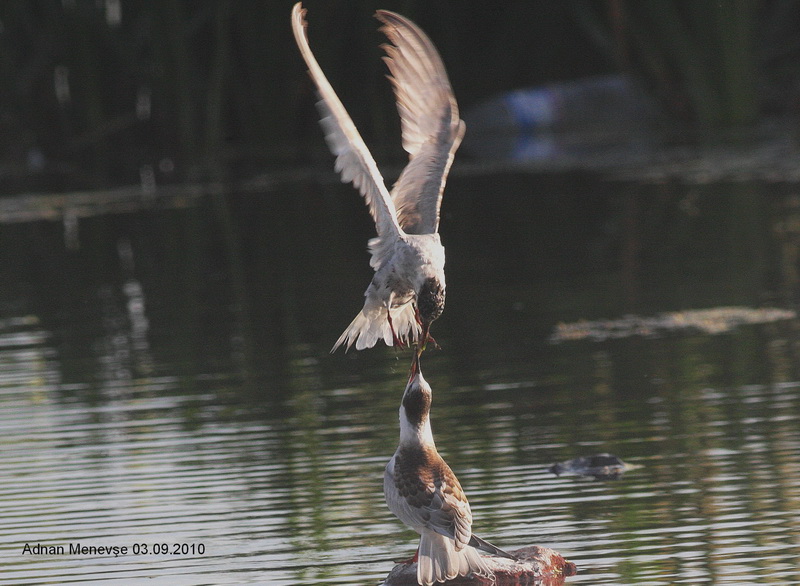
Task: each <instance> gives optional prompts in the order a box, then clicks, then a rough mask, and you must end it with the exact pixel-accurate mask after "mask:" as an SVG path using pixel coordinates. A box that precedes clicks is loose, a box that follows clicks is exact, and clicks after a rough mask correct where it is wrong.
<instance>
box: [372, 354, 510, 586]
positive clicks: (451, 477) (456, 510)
mask: <svg viewBox="0 0 800 586" xmlns="http://www.w3.org/2000/svg"><path fill="white" fill-rule="evenodd" d="M411 372H412V374H411V377H410V378H409V381H408V384H407V385H406V389H405V391H404V392H403V399H402V402H401V404H400V443H399V445H398V446H397V451H396V452H395V453H394V456H392V459H391V460H389V463H388V464H387V465H386V471H385V472H384V474H383V494H384V496H385V497H386V504H387V505H388V506H389V509H390V510H391V511H392V513H394V514H395V516H396V517H397V518H398V519H400V520H401V521H402V522H403V523H405V524H406V525H407V526H408V527H410V528H411V529H413V530H414V531H416V532H417V533H419V534H420V540H419V549H418V550H417V554H416V556H415V558H416V561H417V582H418V583H419V584H423V585H425V586H429V585H430V584H433V583H434V582H444V581H445V580H452V579H453V578H456V577H458V576H466V575H468V574H470V573H472V574H475V575H478V576H484V577H492V571H491V570H490V568H489V566H488V565H487V563H486V560H485V559H484V558H483V556H481V554H480V553H478V550H482V551H485V552H487V553H490V554H492V555H496V556H501V557H506V558H510V559H515V558H514V556H513V555H512V554H510V553H507V552H505V551H503V550H502V549H500V548H498V547H495V546H494V545H492V544H491V543H488V542H487V541H484V540H483V539H481V538H480V537H478V536H477V535H475V534H473V533H472V512H471V510H470V507H469V502H468V501H467V497H466V495H465V494H464V491H463V490H462V489H461V484H460V483H459V482H458V478H456V475H455V474H453V471H452V470H451V469H450V466H448V465H447V462H445V461H444V459H442V457H441V456H440V455H439V452H438V451H436V445H435V444H434V442H433V432H432V430H431V422H430V408H431V400H432V391H431V387H430V385H429V384H428V382H427V381H426V380H425V378H424V377H423V376H422V371H421V370H420V367H419V354H418V353H417V354H415V355H414V366H413V367H412V369H411Z"/></svg>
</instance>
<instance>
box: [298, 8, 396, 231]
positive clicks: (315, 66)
mask: <svg viewBox="0 0 800 586" xmlns="http://www.w3.org/2000/svg"><path fill="white" fill-rule="evenodd" d="M305 14H306V10H305V9H304V8H303V7H302V4H301V3H300V2H298V3H297V4H295V5H294V8H293V9H292V31H293V32H294V38H295V41H296V42H297V46H298V47H299V49H300V53H301V54H302V55H303V59H304V60H305V62H306V65H307V66H308V73H309V75H310V76H311V79H312V80H313V82H314V84H315V85H316V86H317V92H318V94H319V97H320V101H319V102H318V103H317V108H318V110H319V112H320V115H321V120H320V124H321V125H322V128H323V131H324V132H325V139H326V141H327V143H328V147H329V148H330V149H331V152H332V153H333V154H334V156H335V157H336V163H335V169H336V171H337V172H338V173H339V175H340V176H341V179H342V182H343V183H352V184H353V185H354V186H355V188H356V189H358V191H359V193H361V195H362V196H363V197H364V199H365V200H366V202H367V206H368V207H369V212H370V214H371V215H372V219H373V220H375V225H376V228H377V231H378V236H379V237H381V238H383V239H385V238H387V237H399V236H400V232H401V230H400V224H399V223H398V221H397V212H396V210H395V206H394V202H393V201H392V198H391V196H390V195H389V192H388V190H387V189H386V184H385V183H384V181H383V176H381V173H380V171H379V170H378V166H377V164H376V163H375V160H374V159H373V158H372V155H371V154H370V152H369V149H367V145H366V144H365V143H364V139H362V138H361V135H360V134H359V132H358V129H357V128H356V126H355V124H353V121H352V119H351V118H350V115H349V114H348V113H347V110H345V108H344V106H343V105H342V102H341V101H340V100H339V98H338V96H337V95H336V92H334V91H333V88H332V87H331V84H330V83H329V82H328V79H327V78H326V77H325V74H324V73H323V72H322V69H321V68H320V66H319V63H317V59H316V58H315V57H314V54H313V53H312V52H311V48H310V47H309V45H308V37H307V35H306V28H307V26H308V25H307V23H306V20H305Z"/></svg>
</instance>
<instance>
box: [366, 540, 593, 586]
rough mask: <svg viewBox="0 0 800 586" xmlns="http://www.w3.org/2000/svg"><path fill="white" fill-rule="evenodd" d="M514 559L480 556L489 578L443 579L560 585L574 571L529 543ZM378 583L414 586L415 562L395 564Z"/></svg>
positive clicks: (469, 584)
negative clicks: (487, 570)
mask: <svg viewBox="0 0 800 586" xmlns="http://www.w3.org/2000/svg"><path fill="white" fill-rule="evenodd" d="M510 553H512V554H513V555H514V556H515V557H516V558H517V559H516V560H510V559H506V558H500V557H493V556H483V558H484V560H485V561H486V564H487V565H488V566H489V569H491V570H492V572H494V581H493V580H492V578H484V577H481V576H474V575H472V574H470V575H469V576H462V577H459V578H456V579H454V580H448V581H447V582H444V584H446V585H450V586H478V585H480V586H483V585H488V584H494V585H495V586H560V585H561V584H564V583H565V580H564V579H565V578H566V577H568V576H574V575H575V574H577V573H578V570H577V568H576V567H575V564H573V563H572V562H569V561H567V560H565V559H564V558H563V557H562V556H561V554H560V553H558V552H556V551H554V550H552V549H550V548H547V547H539V546H538V545H531V546H528V547H523V548H520V549H517V550H514V551H512V552H510ZM381 586H417V564H416V562H411V563H406V564H399V565H397V566H395V567H394V569H393V570H392V571H391V572H389V575H388V576H386V580H384V582H383V584H382V585H381Z"/></svg>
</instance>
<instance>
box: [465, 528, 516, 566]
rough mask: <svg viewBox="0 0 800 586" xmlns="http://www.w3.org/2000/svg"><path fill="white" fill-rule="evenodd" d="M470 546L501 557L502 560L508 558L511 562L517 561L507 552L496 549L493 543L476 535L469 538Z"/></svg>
mask: <svg viewBox="0 0 800 586" xmlns="http://www.w3.org/2000/svg"><path fill="white" fill-rule="evenodd" d="M469 545H471V546H472V547H474V548H476V549H479V550H481V551H485V552H486V553H490V554H492V555H496V556H499V557H501V558H508V559H510V560H515V559H517V558H516V557H515V556H513V555H511V554H510V553H508V552H507V551H503V550H502V549H500V548H499V547H496V546H494V545H492V544H491V543H489V542H488V541H485V540H483V539H481V538H480V537H478V536H477V535H475V534H474V533H473V534H472V537H470V538H469Z"/></svg>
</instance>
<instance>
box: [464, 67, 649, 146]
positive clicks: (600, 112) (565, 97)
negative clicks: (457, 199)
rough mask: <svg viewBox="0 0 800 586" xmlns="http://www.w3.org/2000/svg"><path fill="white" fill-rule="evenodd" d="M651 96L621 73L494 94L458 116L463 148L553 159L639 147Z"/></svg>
mask: <svg viewBox="0 0 800 586" xmlns="http://www.w3.org/2000/svg"><path fill="white" fill-rule="evenodd" d="M659 115H660V111H659V108H658V106H657V104H656V102H655V100H653V99H652V98H651V97H650V96H649V95H648V94H647V93H646V92H645V91H644V90H643V89H642V88H641V87H640V86H639V85H637V84H636V83H635V82H634V81H633V80H632V79H631V78H630V77H628V76H625V75H609V76H599V77H588V78H584V79H578V80H572V81H567V82H560V83H554V84H549V85H546V86H540V87H534V88H525V89H519V90H514V91H511V92H507V93H504V94H501V95H498V96H495V97H493V98H491V99H489V100H488V101H486V102H484V103H482V104H480V105H478V106H476V107H474V108H472V109H471V110H469V111H468V112H467V113H466V114H465V116H464V118H465V121H466V123H467V135H466V138H465V140H464V144H463V148H464V150H465V151H466V152H468V153H469V154H471V155H472V156H475V157H480V158H491V159H498V158H500V159H507V160H516V161H524V160H538V159H553V158H558V157H563V156H574V155H585V154H588V153H591V152H593V151H599V150H603V151H605V150H606V149H607V148H609V147H614V146H616V147H618V148H621V149H623V151H627V150H636V151H639V150H640V149H641V148H642V145H643V143H645V144H646V143H649V142H652V141H653V140H654V136H653V133H652V129H653V124H654V122H655V121H657V120H658V118H659Z"/></svg>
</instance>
